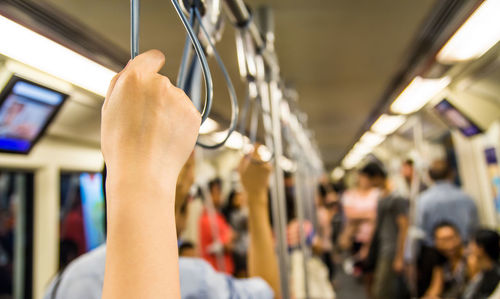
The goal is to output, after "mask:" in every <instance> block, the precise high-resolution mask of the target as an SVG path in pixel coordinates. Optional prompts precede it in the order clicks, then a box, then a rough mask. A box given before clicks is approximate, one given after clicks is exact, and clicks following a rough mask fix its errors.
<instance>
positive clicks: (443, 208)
mask: <svg viewBox="0 0 500 299" xmlns="http://www.w3.org/2000/svg"><path fill="white" fill-rule="evenodd" d="M429 176H430V178H431V179H432V180H433V182H434V184H433V185H432V186H431V187H429V189H427V190H426V191H425V192H423V193H422V194H421V195H420V197H419V198H417V203H416V215H415V217H416V226H417V228H418V229H419V230H420V232H421V234H422V239H421V240H419V242H418V243H417V244H418V246H417V248H418V249H417V250H416V251H415V253H414V252H413V250H412V249H411V248H409V250H408V252H407V253H408V256H407V259H408V260H410V261H411V260H414V255H415V257H416V260H415V261H416V267H417V269H416V270H417V294H418V296H423V295H424V292H425V291H426V290H427V289H428V288H429V285H430V283H431V276H432V271H433V268H434V266H435V265H434V263H433V260H434V259H433V257H434V256H435V255H436V249H435V248H434V230H435V228H436V226H438V225H439V224H440V223H450V224H452V225H453V226H454V227H456V228H457V231H458V233H459V235H460V239H461V240H462V242H463V243H467V242H468V241H469V240H470V238H471V236H472V234H473V233H474V231H475V230H476V228H477V227H478V215H477V208H476V205H475V203H474V201H473V200H472V198H471V197H470V196H469V195H467V194H466V193H465V192H463V191H462V190H461V189H460V188H458V187H457V186H455V185H454V184H453V176H454V174H453V171H452V169H451V167H450V165H449V164H448V163H447V162H446V161H442V160H437V161H434V162H433V163H432V165H431V167H430V169H429Z"/></svg>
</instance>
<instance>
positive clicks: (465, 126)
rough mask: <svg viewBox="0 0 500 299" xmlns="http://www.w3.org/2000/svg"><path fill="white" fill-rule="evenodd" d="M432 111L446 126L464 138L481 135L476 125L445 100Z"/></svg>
mask: <svg viewBox="0 0 500 299" xmlns="http://www.w3.org/2000/svg"><path fill="white" fill-rule="evenodd" d="M434 109H435V110H436V111H437V112H438V113H439V115H441V117H442V118H443V119H444V120H445V122H446V123H447V124H448V125H450V126H451V127H454V128H456V129H458V130H460V132H462V134H464V135H465V136H467V137H470V136H474V135H477V134H480V133H482V130H481V129H480V128H479V127H478V126H477V125H476V124H474V123H473V122H472V121H471V120H470V119H469V118H467V117H466V116H465V115H464V114H463V113H462V112H460V111H458V109H457V108H455V107H454V106H453V105H452V104H451V103H450V102H448V101H447V100H442V101H441V102H439V104H437V105H436V107H434Z"/></svg>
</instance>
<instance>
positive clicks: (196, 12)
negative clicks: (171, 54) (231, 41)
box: [130, 0, 259, 149]
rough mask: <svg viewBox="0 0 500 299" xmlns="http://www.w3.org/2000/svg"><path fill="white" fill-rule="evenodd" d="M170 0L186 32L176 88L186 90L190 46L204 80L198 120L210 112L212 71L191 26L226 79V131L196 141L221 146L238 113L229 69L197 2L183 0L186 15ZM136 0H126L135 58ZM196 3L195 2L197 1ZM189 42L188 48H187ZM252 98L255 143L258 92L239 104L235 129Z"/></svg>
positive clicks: (243, 121) (242, 127) (252, 138)
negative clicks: (215, 139)
mask: <svg viewBox="0 0 500 299" xmlns="http://www.w3.org/2000/svg"><path fill="white" fill-rule="evenodd" d="M171 1H172V4H173V6H174V8H175V10H176V12H177V14H178V15H179V18H180V20H181V22H182V24H183V25H184V28H185V29H186V32H187V37H186V42H185V44H184V51H183V55H182V61H181V67H180V69H179V76H178V80H177V86H178V87H179V88H182V89H184V90H185V91H187V90H186V89H187V80H186V78H187V76H188V75H187V72H188V71H189V70H188V66H189V64H190V60H189V56H190V55H189V54H190V51H191V49H192V48H193V49H194V51H195V53H196V56H197V57H198V62H199V64H200V67H201V71H202V74H203V78H204V82H205V100H204V102H203V103H204V104H203V109H202V111H201V123H202V124H203V123H204V122H205V121H206V120H207V118H208V115H209V114H210V111H211V109H212V103H213V93H214V92H213V82H212V74H211V72H210V68H209V66H208V62H207V56H206V54H205V50H204V49H203V46H202V45H201V43H200V41H199V39H198V36H197V33H196V32H195V29H194V28H195V27H196V26H197V27H199V28H200V29H201V33H202V34H203V35H204V36H205V38H206V40H207V44H208V47H210V49H211V51H212V53H213V55H214V58H215V59H216V61H217V64H218V65H219V67H220V69H221V71H222V74H223V76H224V79H225V81H226V86H227V89H228V93H229V97H230V101H231V111H232V112H231V122H230V125H229V129H228V131H227V134H226V136H225V137H224V138H223V139H222V140H221V141H220V142H217V143H215V144H206V143H203V142H201V141H200V140H198V141H197V142H196V144H197V145H198V146H200V147H202V148H206V149H217V148H219V147H221V146H223V145H224V144H225V143H226V141H227V140H228V139H229V137H230V136H231V134H232V133H233V132H234V131H235V130H236V128H237V127H238V117H239V109H238V99H237V96H236V91H235V89H234V85H233V83H232V81H231V78H230V76H229V73H228V72H227V69H226V67H225V65H224V62H223V61H222V58H221V57H220V55H219V53H218V52H217V49H216V48H215V46H214V43H213V41H212V36H210V34H209V32H208V30H207V29H206V28H205V26H204V24H203V21H202V13H201V12H200V9H199V7H198V5H196V3H197V2H195V1H193V2H192V3H193V4H192V5H191V6H189V7H186V6H187V5H188V4H187V3H186V1H185V2H184V6H185V8H186V10H187V12H188V14H189V19H188V18H187V17H186V15H185V14H184V12H183V9H182V7H181V5H180V4H179V1H178V0H171ZM139 2H140V0H130V12H131V13H130V19H131V22H130V24H131V28H130V33H131V38H130V41H131V45H130V52H131V57H132V59H133V58H135V57H136V56H137V55H138V54H139V20H140V15H139V14H140V12H139V10H140V8H139ZM198 4H199V3H198ZM191 45H192V48H191ZM252 100H253V106H254V107H253V109H252V116H251V124H250V127H251V130H250V142H252V143H255V141H256V135H257V127H258V114H259V99H258V96H257V97H256V98H254V99H252V97H251V96H250V95H249V94H248V95H247V98H246V100H245V103H244V106H243V107H244V108H243V115H242V119H241V122H240V125H239V128H238V129H239V130H240V131H241V132H242V133H244V132H245V130H246V128H245V127H246V116H247V112H248V110H249V109H250V104H251V102H252Z"/></svg>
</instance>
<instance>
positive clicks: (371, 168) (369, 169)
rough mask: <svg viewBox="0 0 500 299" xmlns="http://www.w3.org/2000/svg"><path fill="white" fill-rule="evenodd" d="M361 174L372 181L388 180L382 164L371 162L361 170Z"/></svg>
mask: <svg viewBox="0 0 500 299" xmlns="http://www.w3.org/2000/svg"><path fill="white" fill-rule="evenodd" d="M359 173H360V174H363V175H366V176H367V177H369V178H370V179H373V178H384V179H385V178H387V172H386V171H385V169H384V167H383V166H382V164H381V163H377V162H369V163H368V164H366V165H365V166H364V167H363V168H361V169H360V170H359Z"/></svg>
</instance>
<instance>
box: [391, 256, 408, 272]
mask: <svg viewBox="0 0 500 299" xmlns="http://www.w3.org/2000/svg"><path fill="white" fill-rule="evenodd" d="M404 267H405V263H404V261H403V258H400V257H396V258H394V261H393V262H392V269H393V270H394V272H396V273H403V270H404Z"/></svg>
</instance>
